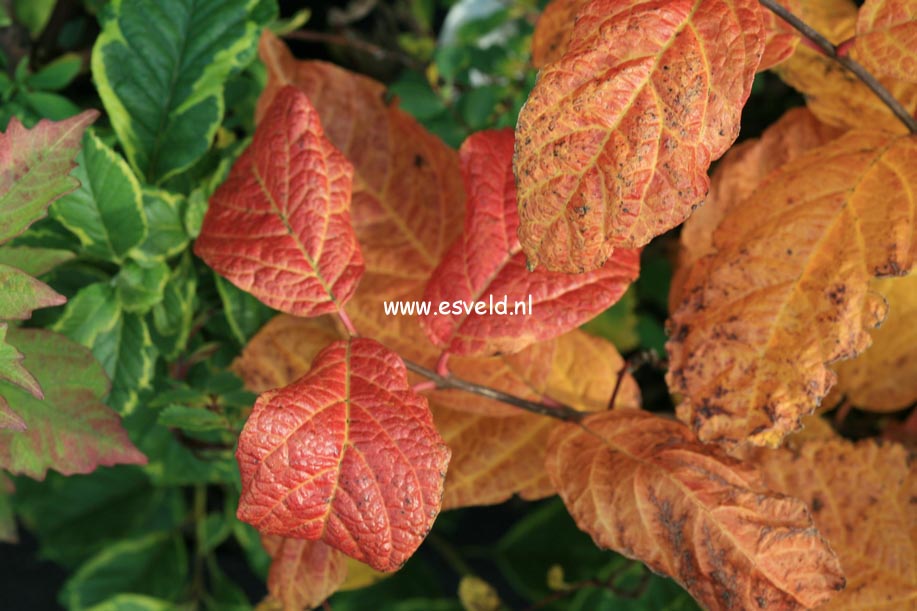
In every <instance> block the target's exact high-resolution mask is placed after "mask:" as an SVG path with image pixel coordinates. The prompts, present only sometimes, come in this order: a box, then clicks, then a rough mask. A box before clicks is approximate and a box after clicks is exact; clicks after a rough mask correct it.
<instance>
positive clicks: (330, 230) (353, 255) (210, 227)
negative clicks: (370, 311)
mask: <svg viewBox="0 0 917 611" xmlns="http://www.w3.org/2000/svg"><path fill="white" fill-rule="evenodd" d="M352 177H353V167H352V166H351V164H350V162H349V161H347V159H346V158H345V157H344V156H343V155H342V154H341V153H340V152H339V151H338V150H337V149H336V148H334V145H333V144H331V142H330V141H328V139H327V138H325V135H324V131H323V130H322V125H321V122H320V121H319V117H318V113H317V112H316V111H315V109H314V108H312V105H311V104H310V103H309V100H308V98H306V96H305V95H303V94H302V93H301V92H300V91H298V90H297V89H296V88H295V87H286V88H284V89H283V90H281V91H280V93H278V94H277V97H276V99H275V100H274V102H273V103H272V104H271V106H270V108H269V109H268V111H267V114H266V116H265V118H264V120H263V121H262V123H261V124H260V125H259V126H258V129H257V130H256V131H255V136H254V138H253V140H252V143H251V145H250V146H249V147H248V149H246V151H245V152H244V153H243V154H242V156H241V157H239V159H238V161H236V163H235V165H234V166H233V168H232V171H231V172H230V174H229V178H228V179H227V180H226V182H224V183H223V184H222V185H221V186H220V188H219V189H217V191H216V192H215V193H214V194H213V197H211V199H210V208H209V209H208V210H207V214H206V216H205V217H204V223H203V226H202V228H201V234H200V236H199V237H198V239H197V242H195V244H194V252H195V253H196V254H197V255H198V256H199V257H201V258H202V259H204V261H206V262H207V264H208V265H210V267H212V268H213V269H214V270H216V271H217V272H218V273H219V274H221V275H222V276H224V277H226V278H227V279H228V280H229V281H231V282H232V283H233V284H235V285H236V286H238V287H239V288H241V289H242V290H244V291H248V292H249V293H251V294H252V295H254V296H255V297H257V298H258V299H260V300H261V301H263V302H264V303H266V304H267V305H269V306H271V307H272V308H276V309H278V310H282V311H284V312H288V313H290V314H295V315H297V316H317V315H319V314H326V313H328V312H334V311H337V310H338V309H339V308H340V307H341V306H342V305H343V304H344V303H345V302H346V301H347V300H348V299H349V298H350V296H351V295H353V292H354V290H355V289H356V287H357V283H358V282H359V280H360V276H361V275H362V273H363V256H362V254H361V253H360V247H359V245H358V244H357V239H356V236H355V235H354V232H353V228H352V227H351V224H350V190H351V180H352Z"/></svg>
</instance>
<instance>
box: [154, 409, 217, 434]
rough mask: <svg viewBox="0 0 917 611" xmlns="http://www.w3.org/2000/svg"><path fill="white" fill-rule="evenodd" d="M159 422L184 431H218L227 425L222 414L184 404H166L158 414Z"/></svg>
mask: <svg viewBox="0 0 917 611" xmlns="http://www.w3.org/2000/svg"><path fill="white" fill-rule="evenodd" d="M159 424H161V425H163V426H170V427H174V428H179V429H182V430H185V431H220V430H226V429H227V428H228V427H229V423H228V422H227V421H226V418H225V417H224V416H222V415H220V414H217V413H215V412H211V411H209V410H206V409H202V408H200V407H187V406H185V405H169V406H167V407H166V408H165V409H164V410H162V412H160V414H159Z"/></svg>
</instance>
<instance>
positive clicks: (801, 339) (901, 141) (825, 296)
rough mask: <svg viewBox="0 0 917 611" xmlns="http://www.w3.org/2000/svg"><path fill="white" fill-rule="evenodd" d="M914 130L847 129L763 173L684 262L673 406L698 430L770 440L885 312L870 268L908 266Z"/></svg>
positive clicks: (810, 403) (820, 393)
mask: <svg viewBox="0 0 917 611" xmlns="http://www.w3.org/2000/svg"><path fill="white" fill-rule="evenodd" d="M915 193H917V138H912V137H895V136H892V135H890V134H883V133H881V132H851V133H848V134H847V135H845V136H843V137H841V138H839V139H837V140H833V141H831V142H829V143H828V144H826V145H823V146H821V147H818V148H816V149H812V150H811V151H809V152H808V153H806V154H804V155H802V156H801V157H799V158H797V159H796V160H795V161H794V162H793V163H790V164H788V165H785V166H783V167H782V168H780V169H779V170H778V171H776V172H774V173H772V174H770V175H769V177H768V178H767V180H765V181H764V182H763V183H762V184H761V185H760V186H759V187H758V189H756V191H755V193H754V194H753V195H752V196H751V197H750V198H748V199H747V200H746V201H745V203H744V204H743V205H742V206H741V207H740V208H737V209H736V210H735V211H734V213H733V214H729V215H728V216H726V217H725V218H724V219H723V221H722V222H721V223H720V224H719V226H718V228H717V230H716V233H715V235H714V244H715V246H716V248H717V252H716V253H715V254H712V255H709V256H707V257H704V258H703V259H701V260H700V261H698V262H697V264H695V265H694V266H693V267H692V269H691V271H690V272H689V274H688V278H687V279H686V281H685V285H684V288H683V290H682V294H683V298H682V301H681V303H680V304H679V306H678V308H677V309H676V310H675V312H674V313H673V314H672V319H671V326H670V330H671V338H670V340H669V343H668V344H667V350H668V352H669V357H670V370H669V373H668V376H667V381H668V382H669V387H670V389H671V390H672V391H673V392H675V393H680V394H681V395H682V396H683V400H682V402H681V404H680V405H679V406H678V409H677V413H678V417H679V418H680V419H681V420H682V421H684V422H686V423H688V424H689V425H690V426H691V427H692V428H693V429H694V430H695V431H696V432H697V433H698V435H699V437H700V438H701V439H702V440H703V441H705V442H708V441H718V442H722V443H727V444H737V443H741V442H742V441H744V440H746V439H748V440H750V441H751V442H752V443H754V444H756V445H774V444H777V443H778V442H779V441H780V439H781V438H783V436H784V435H786V434H787V433H789V432H791V431H793V430H796V429H798V428H799V426H800V418H801V417H802V416H804V415H806V414H809V413H811V412H812V411H813V409H814V408H815V406H816V405H818V403H819V402H820V401H821V400H822V399H823V398H824V396H825V395H826V394H827V392H828V389H829V388H830V387H831V386H832V385H833V384H834V381H835V376H834V373H833V372H832V371H831V370H830V369H829V368H828V366H827V364H828V363H831V362H834V361H837V360H839V359H846V358H851V357H853V356H854V355H856V354H858V353H859V352H861V351H862V350H864V349H865V348H866V347H867V346H868V345H869V342H870V337H869V333H868V332H867V329H870V328H872V327H875V326H876V325H877V324H879V323H880V322H881V321H882V320H883V319H884V318H885V312H886V307H885V303H884V300H883V299H882V298H881V296H879V295H876V294H874V293H872V292H870V291H869V290H868V289H869V281H870V279H871V278H872V277H873V276H882V275H890V274H900V273H904V272H906V271H907V270H908V269H909V268H910V267H911V265H912V262H913V258H914V251H915V250H917V241H915V240H914V232H915V225H914V222H913V214H914V212H913V211H914V207H915V205H917V202H915V200H914V195H915Z"/></svg>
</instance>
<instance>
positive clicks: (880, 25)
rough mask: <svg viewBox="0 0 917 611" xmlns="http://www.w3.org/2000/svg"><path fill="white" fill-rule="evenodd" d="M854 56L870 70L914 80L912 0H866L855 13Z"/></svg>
mask: <svg viewBox="0 0 917 611" xmlns="http://www.w3.org/2000/svg"><path fill="white" fill-rule="evenodd" d="M854 48H855V49H856V56H857V59H859V60H860V62H861V63H862V64H863V65H864V66H865V67H866V68H867V69H868V70H870V71H871V72H872V73H873V74H880V75H886V76H892V77H895V78H897V79H901V80H904V81H909V82H911V83H917V7H915V6H914V2H913V0H866V2H864V3H863V6H862V7H860V10H859V12H858V14H857V24H856V38H855V39H854Z"/></svg>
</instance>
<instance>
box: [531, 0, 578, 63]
mask: <svg viewBox="0 0 917 611" xmlns="http://www.w3.org/2000/svg"><path fill="white" fill-rule="evenodd" d="M587 2H589V0H551V2H549V3H548V5H547V6H546V7H544V10H543V11H542V12H541V15H539V16H538V21H537V22H536V23H535V31H534V32H533V33H532V65H533V66H535V67H536V68H542V67H544V66H546V65H547V64H550V63H551V62H555V61H557V60H558V59H560V58H561V57H562V56H563V54H564V53H565V52H566V51H567V46H568V45H569V44H570V36H572V35H573V22H574V19H575V17H576V13H577V11H579V10H580V8H582V7H583V5H585V4H586V3H587Z"/></svg>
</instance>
